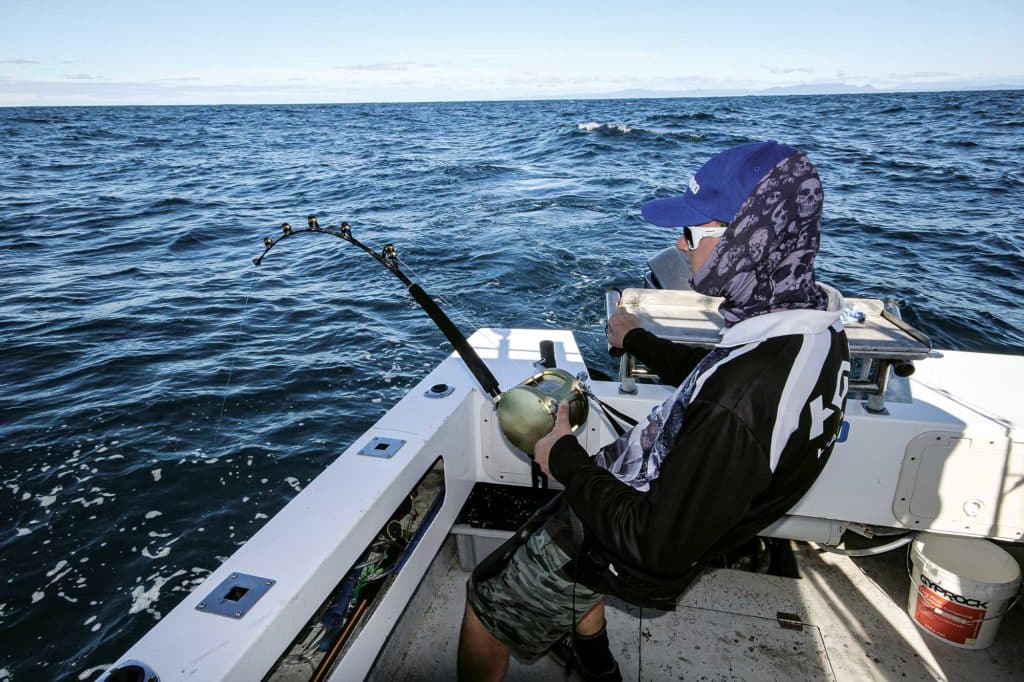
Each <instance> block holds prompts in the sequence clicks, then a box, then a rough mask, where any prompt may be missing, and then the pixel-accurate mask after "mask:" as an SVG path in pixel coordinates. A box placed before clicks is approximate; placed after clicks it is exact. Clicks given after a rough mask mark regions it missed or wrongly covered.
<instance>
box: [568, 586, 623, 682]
mask: <svg viewBox="0 0 1024 682" xmlns="http://www.w3.org/2000/svg"><path fill="white" fill-rule="evenodd" d="M552 651H553V653H554V655H555V657H556V658H558V659H559V660H562V661H571V662H570V663H567V667H566V671H567V672H568V671H569V670H570V669H574V670H576V672H577V674H578V675H579V677H582V678H583V679H584V680H600V681H601V682H621V681H622V675H621V673H620V672H619V664H618V663H617V662H616V661H615V656H614V655H612V650H611V644H610V643H609V642H608V632H607V630H606V629H605V619H604V599H602V600H600V601H599V602H597V603H596V604H594V606H593V607H592V608H591V609H590V610H589V611H587V612H586V613H585V614H583V617H582V618H580V620H579V622H578V623H576V628H575V631H574V632H573V636H572V638H571V643H570V638H566V639H564V640H562V642H560V643H559V644H557V645H556V646H555V648H554V649H553V650H552Z"/></svg>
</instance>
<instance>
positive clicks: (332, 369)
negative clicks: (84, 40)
mask: <svg viewBox="0 0 1024 682" xmlns="http://www.w3.org/2000/svg"><path fill="white" fill-rule="evenodd" d="M766 138H774V139H778V140H780V141H783V142H786V143H789V144H793V145H795V146H798V147H800V148H802V149H804V150H806V151H807V152H808V154H809V156H810V157H811V159H812V160H813V161H814V162H815V163H816V165H817V166H818V169H819V172H820V174H821V177H822V180H823V182H824V185H825V220H824V225H823V248H822V252H821V254H820V256H819V260H818V270H819V278H820V279H821V280H822V281H825V282H828V283H831V284H833V285H836V286H838V287H839V288H840V289H841V290H842V291H843V292H844V293H845V294H847V295H849V296H858V297H877V298H889V297H891V298H894V299H896V300H897V301H899V302H900V304H901V305H902V307H903V310H904V314H905V316H906V317H907V318H908V319H909V320H910V321H911V322H912V323H913V324H914V325H916V326H918V327H919V328H921V329H922V330H923V331H925V332H926V333H927V334H929V335H930V336H931V337H932V339H933V340H934V343H935V345H936V347H939V348H952V349H961V350H971V351H984V352H997V353H1022V352H1024V308H1022V306H1021V304H1020V301H1021V299H1022V297H1024V91H1017V92H976V93H943V94H907V95H857V96H828V97H773V98H767V97H742V98H713V99H671V100H633V101H622V100H619V101H550V102H497V103H448V104H372V105H370V104H367V105H337V106H319V105H317V106H217V107H112V108H107V107H98V108H13V109H0V228H2V238H0V288H2V292H3V296H2V300H0V340H2V355H0V449H2V450H0V632H3V633H4V634H3V635H2V637H0V680H10V679H13V680H17V681H19V682H20V681H22V680H43V679H45V680H51V679H52V680H57V679H68V680H91V679H95V677H96V676H97V675H98V674H99V671H100V670H101V669H102V666H104V664H109V663H111V662H113V661H114V660H115V659H116V658H117V657H118V656H119V655H120V654H121V653H122V652H123V651H124V650H125V649H127V648H128V647H129V646H130V645H131V644H132V643H133V642H134V641H135V640H136V639H137V638H138V637H140V636H141V635H142V634H143V633H144V632H145V631H146V630H147V629H148V628H150V627H151V626H152V625H153V624H154V623H155V622H156V621H157V620H158V619H159V618H160V617H161V616H162V615H163V614H166V613H167V612H168V611H169V610H170V609H171V608H172V607H173V606H174V605H175V604H176V603H178V602H179V601H180V600H181V599H182V597H184V595H185V594H186V593H187V592H188V591H189V590H191V589H192V588H194V587H195V586H196V585H197V584H198V583H199V582H200V581H201V580H202V579H203V578H204V577H205V576H206V575H208V573H209V572H210V571H211V570H212V569H214V568H215V567H216V566H217V565H218V564H219V563H220V562H221V561H222V560H223V559H224V558H226V557H227V556H228V555H230V554H231V553H232V552H233V551H234V550H235V548H236V547H237V546H238V545H239V544H241V543H243V542H244V541H245V540H246V538H248V537H250V536H251V535H252V533H253V532H255V531H256V530H257V529H258V528H259V527H260V526H261V525H262V524H263V523H265V522H266V520H267V519H268V518H269V517H270V516H272V515H273V514H274V513H275V512H277V511H278V510H279V509H280V508H281V507H282V506H283V505H284V504H285V503H286V502H288V500H289V499H291V498H292V497H293V496H294V495H295V494H296V493H297V492H298V491H299V490H300V489H301V488H302V487H303V486H304V485H306V484H307V483H308V482H309V481H310V480H311V479H312V478H314V477H315V476H316V475H317V474H318V473H319V472H320V471H322V470H323V469H324V467H326V466H327V465H328V464H329V463H330V462H331V461H332V460H333V459H334V458H335V457H337V456H338V454H339V453H341V452H342V451H343V450H344V449H345V448H346V447H347V446H348V445H349V444H350V443H351V442H352V441H353V440H354V439H355V438H356V437H357V436H358V434H360V433H361V432H362V431H364V430H365V429H366V428H367V427H369V426H370V425H371V424H372V423H373V422H374V421H375V420H376V419H377V418H378V417H379V416H380V415H381V414H383V413H384V412H385V411H386V410H387V409H388V408H389V407H390V406H391V405H393V404H394V403H395V402H396V401H397V400H398V399H399V397H400V396H401V395H402V394H403V392H404V391H406V390H407V389H408V388H409V387H410V386H411V385H413V384H414V383H416V382H417V381H418V380H419V379H420V378H421V377H422V376H423V375H424V374H425V373H426V372H427V371H428V370H429V369H430V368H431V367H432V366H433V365H435V364H436V363H437V362H438V361H440V360H441V359H442V358H443V357H445V356H446V355H447V354H448V353H449V352H450V348H449V346H448V345H447V343H446V342H445V341H444V339H443V337H442V336H441V334H440V333H439V332H438V331H437V330H436V329H435V328H434V327H433V326H432V324H431V323H430V321H429V320H428V319H427V317H426V316H425V315H424V314H423V313H422V312H421V311H420V310H419V309H418V308H417V307H415V305H414V304H413V303H412V302H411V300H410V298H409V297H408V295H407V294H406V293H405V291H404V290H403V289H402V288H401V287H400V286H399V285H398V282H397V280H395V279H394V278H393V277H392V276H391V275H390V274H389V273H388V272H386V271H385V270H384V269H383V268H381V267H380V266H379V265H378V264H376V263H374V262H373V261H372V260H371V259H370V258H369V257H367V256H366V255H365V254H363V253H361V252H359V251H357V250H356V249H355V248H354V247H352V246H351V245H348V244H345V243H344V242H341V241H339V240H336V239H333V238H330V237H326V236H323V235H302V236H300V237H298V238H295V239H291V240H288V241H287V242H285V243H284V244H282V245H280V246H278V247H277V248H276V249H275V250H274V251H272V252H271V254H270V255H269V256H268V257H267V259H266V261H265V262H264V264H263V265H262V266H261V267H260V268H256V267H254V266H253V264H252V259H253V258H254V257H255V256H257V255H259V254H260V252H261V251H262V245H261V240H262V238H263V237H264V236H270V235H276V234H277V231H278V226H279V225H280V223H282V222H284V221H288V222H291V223H292V224H294V225H296V226H302V225H304V223H305V216H306V215H307V214H309V213H316V214H317V215H318V216H319V219H320V222H321V224H323V225H324V226H329V227H335V226H337V225H338V223H340V222H341V221H342V220H345V221H348V222H349V223H351V225H352V228H353V231H354V234H355V236H356V237H357V238H359V239H361V240H362V241H364V242H365V243H367V244H368V245H370V246H372V247H374V248H377V249H379V248H380V247H381V246H383V244H385V243H388V242H390V243H393V244H395V245H396V247H397V249H398V252H399V256H400V257H401V258H402V259H403V262H404V263H405V264H406V266H407V268H408V269H409V271H410V274H415V275H417V276H418V278H419V281H420V282H421V283H422V284H423V286H424V287H425V288H426V289H427V290H428V291H429V292H431V293H433V294H435V296H436V297H437V298H439V299H440V300H441V303H442V306H443V307H445V308H446V309H447V310H448V312H449V314H450V315H451V317H452V318H453V319H454V320H455V322H456V323H457V324H458V325H459V326H461V327H462V328H463V329H464V330H465V331H466V332H467V333H468V332H469V331H472V330H473V329H475V328H477V327H481V326H510V327H515V326H523V327H547V326H550V327H568V328H572V329H575V330H577V338H578V339H579V341H580V342H581V344H582V346H583V349H584V352H585V355H586V359H587V361H588V363H589V364H590V365H591V366H593V367H595V368H598V369H604V370H605V371H609V372H611V371H613V367H614V365H613V362H612V361H611V360H610V359H609V358H608V357H607V356H606V354H605V352H604V340H603V319H602V318H603V311H604V298H603V292H604V290H605V289H606V288H608V287H613V286H619V287H624V286H638V285H639V283H640V281H641V277H642V274H643V271H644V264H645V261H646V259H647V258H648V257H649V256H651V255H653V254H654V253H655V252H656V251H658V250H659V249H661V248H662V247H664V246H668V245H670V244H672V243H674V240H675V238H676V235H675V234H673V233H671V232H670V231H664V230H659V229H657V228H652V227H649V226H647V225H646V224H644V223H643V222H642V220H641V218H640V214H639V205H640V203H641V202H642V201H644V200H646V199H650V198H654V197H658V196H665V195H668V194H669V193H672V192H675V191H679V190H681V189H682V188H683V187H684V186H685V182H686V179H687V178H688V176H689V175H690V174H691V173H692V171H693V170H695V169H696V167H697V166H698V165H699V164H700V163H701V162H703V161H704V160H705V159H707V158H708V157H709V156H711V155H712V154H714V153H715V152H717V151H720V150H721V149H724V148H726V147H728V146H731V145H735V144H740V143H743V142H749V141H754V140H760V139H766ZM311 535H312V533H311ZM325 541H330V539H329V538H328V539H325Z"/></svg>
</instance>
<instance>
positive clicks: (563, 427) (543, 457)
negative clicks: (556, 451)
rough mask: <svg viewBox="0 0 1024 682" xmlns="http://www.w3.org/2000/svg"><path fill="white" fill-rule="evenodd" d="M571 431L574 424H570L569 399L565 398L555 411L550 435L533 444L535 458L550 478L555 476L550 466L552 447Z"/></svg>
mask: <svg viewBox="0 0 1024 682" xmlns="http://www.w3.org/2000/svg"><path fill="white" fill-rule="evenodd" d="M570 433H572V426H571V425H570V424H569V401H567V400H563V401H561V402H560V403H558V412H557V413H555V428H553V429H551V431H550V432H549V433H548V435H546V436H544V437H543V438H541V439H540V440H539V441H537V444H536V445H534V446H533V459H534V460H535V461H536V462H537V464H538V466H540V470H541V471H543V472H544V473H545V474H546V475H547V476H548V478H553V476H551V469H550V468H548V459H549V458H550V457H551V448H552V446H554V444H555V441H557V440H558V439H559V438H561V437H562V436H566V435H568V434H570Z"/></svg>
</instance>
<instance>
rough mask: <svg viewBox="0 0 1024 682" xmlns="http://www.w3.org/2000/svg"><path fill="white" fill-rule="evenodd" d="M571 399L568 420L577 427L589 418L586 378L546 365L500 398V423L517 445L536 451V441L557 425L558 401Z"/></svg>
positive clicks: (529, 451)
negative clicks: (545, 367)
mask: <svg viewBox="0 0 1024 682" xmlns="http://www.w3.org/2000/svg"><path fill="white" fill-rule="evenodd" d="M563 400H566V401H568V403H569V423H570V424H571V425H572V428H573V429H574V430H575V429H576V428H577V427H579V426H580V424H582V423H583V422H585V421H586V420H587V415H588V414H589V413H590V403H589V401H588V400H587V394H586V390H585V388H584V386H583V382H582V381H580V380H579V379H578V378H576V377H574V376H573V375H572V374H569V372H567V371H565V370H564V369H558V368H551V369H544V370H541V371H540V372H537V373H536V374H534V375H533V376H531V377H530V378H529V379H527V380H526V381H523V382H522V383H521V384H519V385H518V386H516V387H515V388H511V389H509V390H507V391H505V392H504V393H502V394H501V398H499V400H498V408H497V409H498V423H499V424H500V425H501V430H502V432H503V433H504V434H505V437H506V438H508V439H509V441H511V443H512V444H513V445H515V446H516V447H517V448H519V449H520V450H522V451H523V452H526V453H528V454H530V455H533V448H534V446H536V445H537V441H538V440H540V439H541V438H543V437H544V436H546V435H547V434H548V433H550V432H551V429H553V428H554V427H555V414H556V412H558V404H559V403H560V402H561V401H563Z"/></svg>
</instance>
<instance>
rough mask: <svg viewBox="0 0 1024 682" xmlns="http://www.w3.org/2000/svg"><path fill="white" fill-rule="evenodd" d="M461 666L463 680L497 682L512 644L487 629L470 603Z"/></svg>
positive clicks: (461, 636) (464, 619)
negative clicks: (509, 646)
mask: <svg viewBox="0 0 1024 682" xmlns="http://www.w3.org/2000/svg"><path fill="white" fill-rule="evenodd" d="M603 617H604V615H603V612H602V619H603ZM458 666H459V682H475V681H477V680H479V681H480V682H490V681H491V680H494V681H497V680H501V678H502V677H503V676H504V675H505V671H506V670H508V646H507V645H506V644H505V643H504V642H502V641H501V640H499V639H498V638H497V637H495V636H494V635H492V634H491V633H490V632H488V631H487V628H485V627H484V624H483V623H481V622H480V619H479V618H477V615H476V612H475V611H473V607H472V606H470V605H469V604H468V603H467V604H466V612H465V613H464V614H462V630H460V631H459V662H458Z"/></svg>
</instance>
